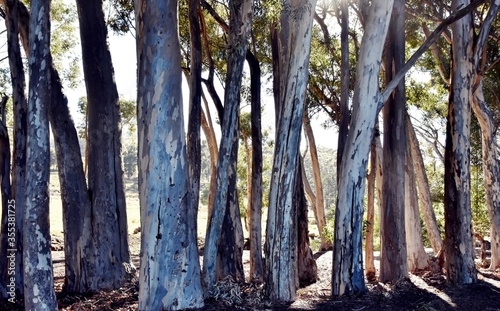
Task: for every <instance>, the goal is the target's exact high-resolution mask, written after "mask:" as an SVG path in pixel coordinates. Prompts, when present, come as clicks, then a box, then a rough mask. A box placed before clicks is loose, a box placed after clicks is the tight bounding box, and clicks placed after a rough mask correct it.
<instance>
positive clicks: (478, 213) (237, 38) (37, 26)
mask: <svg viewBox="0 0 500 311" xmlns="http://www.w3.org/2000/svg"><path fill="white" fill-rule="evenodd" d="M106 4H107V5H108V6H109V8H111V9H112V15H111V17H110V18H106V17H105V13H104V12H105V11H104V6H103V2H102V1H98V0H91V1H88V0H87V1H84V0H77V1H76V13H75V12H74V11H71V9H67V8H65V6H63V5H62V4H58V3H57V2H55V1H54V3H53V4H52V6H50V1H39V0H36V1H31V2H30V3H29V8H30V9H28V7H27V5H26V4H25V3H23V2H20V1H18V0H5V1H2V2H1V5H2V12H1V14H2V16H3V17H4V19H5V22H6V28H7V31H6V34H7V45H8V56H7V58H6V59H8V61H9V70H8V71H7V70H6V71H5V72H4V78H5V80H7V81H8V80H10V81H11V83H12V87H11V90H10V96H9V97H11V98H12V101H11V107H12V108H11V111H12V112H11V113H10V112H9V111H7V112H9V113H3V114H2V115H3V118H2V121H3V127H2V129H1V131H0V132H1V133H0V134H1V144H2V147H3V149H2V157H1V158H0V160H1V161H0V167H1V168H2V172H1V175H2V203H3V205H2V241H3V242H5V241H6V240H5V239H6V236H7V227H8V226H7V225H6V224H7V220H8V211H7V207H8V204H7V202H8V200H9V199H11V198H12V199H15V201H16V207H17V213H18V214H17V215H18V217H17V218H16V237H17V240H16V241H17V245H16V248H15V249H16V264H17V265H16V269H17V270H16V283H17V285H16V290H17V294H18V295H19V296H23V295H24V301H25V307H26V308H27V309H37V308H39V307H43V308H46V309H55V308H56V307H57V302H56V301H55V293H54V289H53V278H52V262H51V254H50V234H49V232H50V231H49V226H48V215H49V209H48V208H49V202H48V193H47V187H48V173H49V169H50V144H49V139H48V137H49V123H50V125H51V129H52V134H53V137H54V146H55V153H56V160H57V169H58V173H59V180H60V184H61V199H62V202H63V219H62V221H63V223H64V242H65V269H66V270H65V271H66V273H65V288H64V290H65V291H67V292H77V293H83V292H87V291H97V290H102V289H113V288H118V287H120V286H121V285H122V284H123V283H124V282H127V281H128V280H129V279H130V278H131V277H132V276H133V275H135V273H136V271H135V267H134V266H133V265H131V261H130V253H129V246H128V240H127V239H128V238H127V222H126V220H127V219H126V209H125V193H124V188H123V177H124V176H123V174H124V168H125V172H126V173H127V175H129V176H133V175H134V164H133V163H134V156H133V154H134V153H135V152H137V168H138V183H139V198H140V205H141V263H140V267H139V309H141V310H142V309H144V310H157V309H162V308H165V309H184V308H194V307H201V306H202V305H203V301H204V298H208V297H210V295H211V290H212V289H213V288H214V286H216V284H217V282H218V281H220V280H222V279H224V278H226V277H231V278H233V279H234V280H236V281H239V282H242V281H245V279H248V280H249V281H250V282H255V283H263V284H264V289H265V294H266V296H267V297H268V299H270V300H272V301H291V300H293V299H294V297H295V294H296V290H297V289H298V288H299V287H300V286H303V285H306V284H309V283H311V282H315V281H316V279H317V272H316V264H315V260H314V258H313V254H312V250H311V247H310V245H309V229H308V225H309V223H308V218H309V217H308V210H309V209H310V210H311V211H312V212H313V214H314V222H315V224H316V226H317V229H318V232H319V236H320V245H319V248H320V249H321V250H328V249H332V250H333V263H332V265H333V274H332V294H333V295H344V294H351V293H364V292H365V291H366V287H365V275H366V277H367V278H369V279H370V278H376V277H378V278H379V280H380V281H382V282H395V281H397V280H398V279H400V278H404V277H407V276H408V273H409V272H411V271H414V270H416V269H426V268H430V265H432V263H433V261H432V260H431V257H430V255H428V254H427V253H426V252H425V250H424V242H427V243H429V245H430V246H431V247H432V249H433V251H434V255H433V256H436V257H437V258H438V263H439V264H440V265H441V266H440V267H439V268H441V269H444V271H445V272H446V275H447V277H448V279H449V280H450V282H453V283H460V284H469V283H474V282H476V281H477V271H476V267H475V262H474V242H473V236H474V234H476V236H477V234H479V235H480V237H481V238H482V237H483V236H484V235H487V234H488V232H487V231H491V232H490V234H489V235H490V237H491V245H492V256H491V265H490V267H491V268H497V267H498V265H499V264H500V261H499V258H500V257H499V254H500V252H499V251H498V247H499V246H500V241H499V237H498V234H497V233H498V230H500V214H499V213H500V209H499V206H498V205H499V204H500V203H499V202H500V199H499V198H500V184H499V180H498V178H499V177H498V176H500V175H499V174H500V171H499V170H500V166H499V163H498V154H497V153H498V148H497V145H496V128H497V125H498V105H497V103H498V98H497V97H496V93H497V92H496V90H497V85H498V83H497V81H498V77H497V76H498V75H497V74H496V70H497V65H498V44H497V43H498V42H497V40H498V39H497V34H496V33H495V31H496V29H497V27H496V26H497V21H496V15H497V13H498V8H499V5H500V1H497V0H493V1H480V0H478V1H472V2H471V1H468V0H452V1H444V2H441V3H436V4H432V3H428V2H421V1H402V0H394V1H385V0H375V1H365V0H359V1H333V2H322V1H315V0H312V1H307V0H303V1H302V0H301V1H288V0H284V1H280V2H278V1H253V0H230V1H227V2H217V1H209V0H201V1H197V0H188V1H184V0H179V1H177V0H168V1H144V0H136V1H135V2H133V1H130V0H113V1H109V2H107V3H106ZM50 7H51V8H52V10H49V8H50ZM54 8H56V9H54ZM30 12H36V13H35V14H33V13H32V14H30ZM174 13H176V14H174ZM177 13H179V14H177ZM51 15H52V19H51ZM178 16H179V18H178ZM76 17H78V21H79V31H80V41H81V49H82V65H83V73H84V80H85V85H86V92H87V96H86V98H85V99H82V100H81V101H80V103H79V109H80V111H81V112H82V114H84V115H85V118H84V120H85V124H84V125H83V127H82V129H81V130H80V133H79V131H78V129H77V127H76V126H75V124H74V122H73V120H72V117H71V115H70V113H69V109H68V101H67V99H66V97H65V95H64V90H63V84H62V81H67V83H69V85H71V83H74V82H72V81H74V80H75V79H77V77H76V76H75V66H77V63H78V60H77V59H75V58H73V59H71V60H70V61H69V62H63V61H62V58H63V57H62V56H61V55H64V52H65V51H67V49H68V48H69V47H70V46H73V45H74V44H75V43H74V41H73V40H74V37H73V36H65V35H67V34H68V33H71V31H72V30H71V29H63V30H62V33H61V34H57V32H56V31H54V32H53V33H52V35H51V29H52V28H51V27H50V23H51V20H53V21H55V22H56V23H57V22H60V23H61V25H62V26H61V27H69V26H67V25H69V24H70V23H68V22H67V21H65V18H67V19H68V20H71V19H72V18H76ZM108 27H110V28H111V29H112V30H113V31H117V32H121V33H123V32H129V31H130V32H132V33H133V34H134V36H135V38H136V40H137V46H136V48H137V68H138V69H137V73H138V74H137V101H136V102H130V101H128V102H127V101H123V100H122V101H120V100H119V96H118V91H117V87H116V84H115V80H114V69H113V64H112V60H111V55H110V53H109V47H108V45H107V37H108ZM59 37H61V41H58V40H59ZM51 38H55V39H54V40H51ZM56 38H57V39H56ZM58 53H62V54H58ZM23 57H27V58H28V62H26V61H25V58H23ZM63 64H64V65H66V66H69V67H68V68H67V69H61V68H63V67H61V66H62V65H63ZM68 64H69V65H68ZM245 67H246V68H247V70H244V68H245ZM25 68H27V70H26V69H25ZM58 70H59V71H62V73H63V74H62V75H61V77H60V76H59V74H58ZM409 70H411V71H412V72H413V73H412V74H411V75H409V76H406V79H405V75H406V73H407V72H408V71H409ZM421 72H426V73H427V77H426V79H423V80H422V81H417V80H415V79H414V77H415V76H417V73H421ZM8 74H10V79H9V77H8V76H6V75H8ZM26 75H29V79H28V81H29V86H28V90H26V86H25V84H26V78H25V76H26ZM183 79H185V80H186V81H188V85H189V94H182V85H183ZM267 80H268V81H269V83H268V84H270V85H271V87H270V88H269V90H266V89H263V85H265V84H266V83H265V81H267ZM65 83H66V82H65ZM3 85H4V86H6V85H7V83H4V84H3ZM219 85H222V90H223V94H222V92H221V91H220V88H219ZM6 89H7V88H6ZM263 91H264V92H265V91H270V92H271V94H272V96H273V100H274V101H273V103H271V105H272V106H273V107H274V113H275V123H274V137H268V135H267V134H266V131H265V130H263V126H262V111H263V103H262V92H263ZM7 92H8V91H6V92H5V93H7ZM183 96H184V97H187V98H188V102H189V108H188V114H187V115H186V116H185V118H184V116H183ZM4 98H5V100H4V101H3V105H4V107H3V111H6V109H7V108H6V107H7V106H6V105H7V103H8V100H7V97H4ZM242 102H244V103H247V104H248V106H249V107H246V108H245V109H243V108H242V105H241V103H242ZM136 109H137V110H136ZM135 112H137V114H136V116H134V114H135ZM319 113H321V114H326V115H327V116H328V118H329V119H328V122H327V123H328V126H331V127H335V128H336V130H337V132H338V135H337V136H336V137H335V138H332V139H337V140H338V142H337V146H338V150H337V152H336V153H333V152H331V154H329V156H327V155H325V154H324V152H322V150H321V149H318V148H317V146H316V143H315V137H314V133H313V131H312V128H311V122H314V120H315V119H314V115H315V114H319ZM7 115H9V117H7ZM474 116H475V118H474ZM135 117H136V118H137V127H136V128H135V126H133V119H135ZM9 118H10V119H9ZM214 120H215V121H216V122H214ZM185 123H186V124H187V127H185ZM8 125H10V126H11V127H12V131H11V133H10V135H11V136H12V144H11V143H10V138H9V137H10V136H9V130H8V128H7V127H8ZM124 125H126V127H127V128H128V131H131V132H132V133H136V135H137V149H136V150H137V151H135V149H134V144H131V145H129V146H128V147H127V150H125V151H122V137H121V136H122V126H124ZM185 128H187V130H185ZM202 131H203V134H204V137H205V141H206V143H203V144H202V133H201V132H202ZM219 131H220V139H217V135H216V132H219ZM302 133H303V134H302ZM332 133H333V130H332ZM129 134H130V133H129ZM302 136H303V137H304V138H305V139H304V141H302V140H303V139H302ZM79 139H83V140H84V141H85V149H84V150H83V151H82V150H81V147H80V140H79ZM419 140H420V142H419ZM422 140H424V141H425V144H424V143H422ZM266 141H267V142H269V141H272V147H273V151H272V156H271V153H270V146H269V145H266V144H267V142H266ZM301 146H307V147H306V150H307V153H308V157H305V156H304V154H302V152H301ZM10 148H12V152H11V151H10ZM302 150H303V149H302ZM11 158H12V159H11ZM304 158H306V160H304ZM320 158H322V161H321V162H320ZM334 158H335V159H334ZM325 159H326V160H327V161H328V164H326V165H325V162H326V161H325ZM122 162H123V163H122ZM206 163H209V164H206ZM305 163H307V165H305ZM309 163H310V164H309ZM208 176H210V180H209V181H208V180H207V177H208ZM443 184H444V185H445V186H444V187H443V186H442V185H443ZM267 185H269V190H267ZM206 189H208V191H207V190H206ZM200 201H201V202H202V203H203V204H207V206H208V211H209V217H208V219H209V220H208V225H207V231H206V235H205V245H204V248H203V264H202V265H201V266H200V263H199V258H198V249H197V243H196V238H197V224H196V215H197V212H198V209H199V202H200ZM365 202H366V203H365ZM264 207H266V208H265V209H264ZM329 208H330V211H328V209H329ZM485 210H487V211H488V212H487V213H485ZM365 211H366V212H365ZM375 211H377V217H375ZM263 213H265V216H266V227H265V233H264V232H263V231H264V230H263V228H262V225H261V224H262V217H263ZM242 218H243V219H244V220H245V223H242ZM376 218H378V220H376ZM328 220H330V221H328ZM473 224H474V226H473ZM244 227H245V228H246V230H247V231H248V232H249V241H250V258H251V259H250V275H249V276H245V274H244V272H243V263H242V252H243V244H244V238H243V231H244V230H243V228H244ZM375 231H377V233H378V232H379V234H380V250H381V259H380V260H381V264H380V270H379V271H378V273H377V271H375V267H374V263H373V261H374V259H373V250H374V246H375V245H374V244H375V241H374V235H375V233H376V232H375ZM423 236H424V239H423ZM263 241H265V243H264V244H263V243H262V242H263ZM363 251H365V253H366V257H364V256H363ZM0 252H1V253H2V254H6V253H7V244H6V243H2V245H1V248H0ZM264 258H265V260H263V259H264ZM2 260H4V261H3V262H1V266H3V267H6V266H7V262H6V260H7V257H5V256H4V257H2ZM363 263H364V264H363ZM0 277H1V280H2V282H3V283H1V284H0V289H1V291H2V293H3V295H4V296H5V297H7V284H8V283H7V280H8V278H7V275H6V270H2V275H0ZM33 288H37V289H38V290H33Z"/></svg>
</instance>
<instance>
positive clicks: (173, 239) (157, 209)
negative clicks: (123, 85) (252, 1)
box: [135, 0, 203, 310]
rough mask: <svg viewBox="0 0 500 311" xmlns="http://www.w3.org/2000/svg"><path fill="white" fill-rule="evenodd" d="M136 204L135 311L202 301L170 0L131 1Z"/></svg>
mask: <svg viewBox="0 0 500 311" xmlns="http://www.w3.org/2000/svg"><path fill="white" fill-rule="evenodd" d="M135 5H136V6H135V8H136V10H135V11H136V24H137V25H136V29H137V30H138V36H137V60H138V88H137V89H138V93H137V99H138V143H139V148H138V161H139V199H140V205H141V267H140V272H139V310H162V309H166V310H180V309H187V308H200V307H202V306H203V291H202V287H201V275H200V274H201V271H200V265H199V261H198V253H197V244H196V223H195V222H196V219H192V218H191V212H190V210H191V209H192V206H193V205H192V204H193V203H192V202H191V186H190V182H189V167H188V158H187V151H186V139H185V136H184V117H183V114H182V91H181V90H182V88H181V85H182V72H181V67H180V63H181V62H180V58H181V55H180V46H179V40H178V36H177V31H178V29H177V25H178V20H177V7H178V2H177V1H176V0H170V1H146V0H140V1H136V2H135Z"/></svg>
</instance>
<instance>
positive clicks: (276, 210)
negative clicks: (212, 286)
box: [265, 0, 316, 301]
mask: <svg viewBox="0 0 500 311" xmlns="http://www.w3.org/2000/svg"><path fill="white" fill-rule="evenodd" d="M315 5H316V1H315V0H313V1H284V2H283V7H284V10H283V11H282V12H281V18H280V26H279V30H278V31H277V32H276V33H275V35H276V37H275V38H274V41H275V42H274V43H272V45H275V47H274V48H273V57H274V54H275V53H277V55H276V56H277V58H278V60H277V66H275V65H274V64H273V71H274V70H277V71H274V72H273V75H274V78H275V79H277V80H276V81H275V82H274V84H275V86H276V85H279V92H278V93H277V94H274V96H275V106H276V124H277V127H276V145H275V149H274V160H273V170H272V175H271V182H270V183H271V189H270V192H269V209H268V217H267V228H266V244H265V257H266V262H265V269H266V278H265V292H266V295H267V297H268V299H270V300H272V301H292V300H294V298H295V291H296V289H297V286H298V275H297V256H298V255H299V254H298V250H297V210H296V208H297V206H296V204H295V203H296V202H294V198H295V186H296V179H297V176H299V175H298V174H299V173H300V171H298V169H299V168H300V167H299V148H300V134H301V128H302V119H303V116H304V109H305V97H306V87H307V82H308V68H309V54H310V48H311V32H312V21H313V16H314V7H315ZM276 48H277V49H276ZM273 63H274V61H273ZM278 83H279V84H278Z"/></svg>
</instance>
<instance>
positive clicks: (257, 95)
mask: <svg viewBox="0 0 500 311" xmlns="http://www.w3.org/2000/svg"><path fill="white" fill-rule="evenodd" d="M246 60H247V63H248V66H249V68H250V94H251V95H252V101H251V108H252V115H251V117H250V118H251V120H250V123H251V130H252V181H251V184H252V193H251V198H252V199H251V204H250V210H251V213H250V281H252V282H257V283H262V281H263V280H264V266H263V262H262V224H261V222H262V164H263V156H262V124H261V78H260V76H261V71H260V64H259V60H258V59H257V57H255V55H254V54H253V53H251V52H250V51H247V55H246Z"/></svg>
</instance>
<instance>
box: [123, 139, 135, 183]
mask: <svg viewBox="0 0 500 311" xmlns="http://www.w3.org/2000/svg"><path fill="white" fill-rule="evenodd" d="M123 169H124V171H125V175H126V176H127V177H128V178H131V177H133V176H135V174H136V172H137V144H129V145H128V146H127V147H126V148H125V152H124V153H123Z"/></svg>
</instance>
